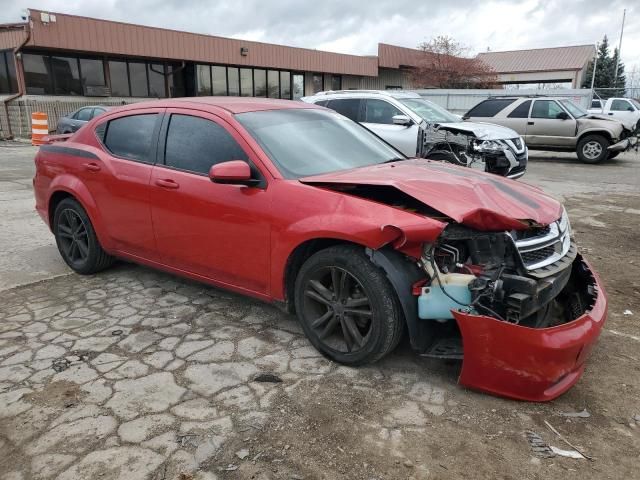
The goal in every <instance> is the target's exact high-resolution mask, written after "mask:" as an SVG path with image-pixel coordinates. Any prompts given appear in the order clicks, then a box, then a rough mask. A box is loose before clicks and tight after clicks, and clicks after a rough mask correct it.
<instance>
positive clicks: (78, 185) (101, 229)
mask: <svg viewBox="0 0 640 480" xmlns="http://www.w3.org/2000/svg"><path fill="white" fill-rule="evenodd" d="M57 192H66V193H68V194H69V195H71V196H73V197H74V198H75V199H76V200H77V201H78V202H80V205H82V208H84V209H85V211H86V212H87V215H89V220H91V225H92V226H93V229H94V230H95V232H96V235H97V237H98V241H99V242H100V245H101V246H102V247H103V248H104V249H105V250H110V249H111V248H112V242H111V238H110V237H109V235H108V232H107V230H106V228H105V226H104V222H103V220H102V216H101V215H100V210H98V207H97V205H96V202H95V199H94V198H93V196H92V195H91V192H89V189H88V188H87V186H86V185H85V184H84V183H83V182H82V181H81V180H80V179H79V178H78V177H75V176H73V175H70V174H62V175H58V176H56V177H55V178H54V179H53V180H52V181H51V183H50V185H49V194H48V195H47V206H46V208H47V212H50V209H51V199H52V198H53V196H54V195H55V194H56V193H57ZM51 213H53V212H51ZM49 228H50V229H51V231H53V226H52V225H49Z"/></svg>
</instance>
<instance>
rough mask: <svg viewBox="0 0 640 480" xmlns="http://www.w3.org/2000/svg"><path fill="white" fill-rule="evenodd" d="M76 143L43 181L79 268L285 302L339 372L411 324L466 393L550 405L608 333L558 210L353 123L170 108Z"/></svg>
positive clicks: (258, 103)
mask: <svg viewBox="0 0 640 480" xmlns="http://www.w3.org/2000/svg"><path fill="white" fill-rule="evenodd" d="M67 137H68V136H66V137H64V138H55V137H53V138H52V139H51V143H50V144H48V145H44V146H42V147H41V148H40V150H39V152H38V154H37V156H36V166H37V170H36V175H35V178H34V187H35V195H36V208H37V210H38V212H39V214H40V215H41V217H42V218H43V220H44V221H45V222H46V223H47V224H48V225H49V226H50V228H51V230H52V232H53V234H54V235H55V238H56V242H57V245H58V248H59V250H60V254H61V255H62V257H63V258H64V260H65V262H66V263H67V264H68V265H69V266H70V267H71V268H72V269H73V270H75V271H76V272H78V273H80V274H92V273H95V272H98V271H100V270H102V269H104V268H107V267H108V266H109V265H111V263H112V262H113V261H114V259H115V258H124V259H128V260H131V261H134V262H138V263H142V264H145V265H149V266H152V267H156V268H159V269H162V270H166V271H169V272H174V273H176V274H179V275H184V276H187V277H190V278H193V279H197V280H201V281H203V282H207V283H210V284H212V285H216V286H219V287H223V288H228V289H231V290H234V291H237V292H240V293H243V294H246V295H250V296H253V297H257V298H260V299H263V300H266V301H269V302H278V303H281V304H282V305H283V306H285V307H286V308H287V309H288V311H290V312H295V313H296V314H297V316H298V318H299V320H300V323H301V325H302V327H303V328H304V331H305V333H306V334H307V336H308V338H309V341H310V342H311V343H312V344H313V345H314V346H315V347H316V348H317V349H318V350H320V351H321V352H322V353H323V354H325V355H326V356H327V357H329V358H331V359H333V360H335V361H337V362H340V363H344V364H348V365H357V364H363V363H369V362H374V361H376V360H378V359H380V358H382V357H383V356H385V355H386V354H388V353H389V352H390V351H392V350H393V349H394V348H395V347H396V345H397V344H398V342H399V341H400V339H401V337H402V335H403V333H404V331H405V330H406V331H408V334H409V337H410V340H411V345H412V346H413V348H414V349H415V350H416V351H417V352H418V353H419V354H421V355H424V356H432V357H438V358H450V359H451V358H453V359H462V360H463V362H462V371H461V374H460V382H461V383H462V384H464V385H467V386H470V387H473V388H477V389H480V390H484V391H488V392H492V393H495V394H500V395H505V396H508V397H512V398H519V399H526V400H536V401H539V400H549V399H552V398H555V397H557V396H558V395H560V394H561V393H563V392H564V391H566V390H567V389H569V388H570V387H571V386H572V385H573V384H574V383H575V382H576V381H577V380H578V378H579V377H580V375H581V373H582V371H583V369H584V364H585V360H586V358H587V356H588V354H589V352H590V350H591V348H592V346H593V344H594V343H595V341H596V339H597V337H598V335H599V333H600V330H601V329H602V325H603V323H604V321H605V318H606V311H607V300H606V297H605V293H604V290H603V289H602V286H601V285H600V283H599V279H598V276H597V275H596V274H595V273H594V272H593V270H592V269H591V267H590V266H589V265H588V264H587V262H586V261H585V260H584V259H583V258H582V257H581V255H580V254H579V253H578V251H577V248H576V245H575V243H574V241H573V239H572V234H571V226H570V224H569V219H568V217H567V215H566V212H565V211H564V209H563V207H562V206H561V205H560V204H559V203H558V202H556V201H555V200H553V199H551V198H549V197H547V196H545V195H544V194H543V193H542V192H541V191H539V190H538V189H536V188H534V187H531V186H528V185H526V184H522V183H517V182H514V181H511V180H506V179H502V178H498V177H495V176H492V175H488V174H484V173H479V172H475V171H470V170H468V169H464V168H461V167H456V166H453V165H450V164H446V163H439V162H435V161H429V160H422V159H407V158H405V157H404V156H403V155H402V154H401V153H399V152H398V151H397V150H395V149H394V148H393V147H391V146H389V145H388V144H387V143H385V142H384V141H382V140H380V139H379V138H378V137H377V136H375V135H373V134H372V133H370V132H369V131H368V130H366V129H364V128H363V127H361V126H359V125H358V124H356V123H354V122H352V121H350V120H348V119H346V118H345V117H342V116H341V115H339V114H337V113H335V112H333V111H329V110H327V109H324V108H321V107H316V106H314V105H310V104H304V103H298V102H291V101H281V100H267V99H255V98H188V99H179V100H177V99H174V100H164V101H153V102H147V103H138V104H135V105H131V106H128V107H124V108H120V109H116V110H111V111H109V112H107V113H106V114H104V115H101V116H100V117H98V118H96V119H94V120H92V121H90V122H89V123H88V124H87V125H85V126H84V127H83V128H81V129H80V130H79V131H78V132H77V133H75V134H73V135H72V136H70V138H67ZM63 140H65V141H63Z"/></svg>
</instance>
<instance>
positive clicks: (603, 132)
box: [576, 130, 613, 145]
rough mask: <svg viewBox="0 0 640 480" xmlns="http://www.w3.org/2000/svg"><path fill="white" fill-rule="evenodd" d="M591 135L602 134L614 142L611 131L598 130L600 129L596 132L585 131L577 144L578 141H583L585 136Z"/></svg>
mask: <svg viewBox="0 0 640 480" xmlns="http://www.w3.org/2000/svg"><path fill="white" fill-rule="evenodd" d="M591 135H600V136H601V137H604V138H606V139H607V140H609V141H610V142H613V138H612V137H611V133H609V132H607V131H606V130H598V131H595V132H584V133H583V134H582V135H580V136H579V137H578V141H577V142H576V145H577V144H578V143H580V141H582V139H583V138H585V137H588V136H591Z"/></svg>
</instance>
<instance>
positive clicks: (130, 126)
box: [82, 108, 164, 259]
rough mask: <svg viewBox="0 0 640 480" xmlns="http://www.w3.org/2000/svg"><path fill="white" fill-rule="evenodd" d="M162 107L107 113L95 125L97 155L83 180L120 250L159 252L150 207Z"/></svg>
mask: <svg viewBox="0 0 640 480" xmlns="http://www.w3.org/2000/svg"><path fill="white" fill-rule="evenodd" d="M163 111H164V109H162V108H150V109H140V110H135V112H134V113H132V112H123V113H120V114H113V115H109V116H107V117H106V118H105V119H104V121H103V122H100V123H98V124H97V125H96V127H95V133H96V136H97V137H98V138H99V140H100V142H101V146H102V151H101V152H100V155H99V158H97V159H87V161H86V162H85V163H83V167H82V168H83V174H82V177H83V178H82V179H83V181H84V183H85V184H86V185H87V188H88V189H89V191H90V193H91V196H92V197H93V199H94V201H95V203H96V206H97V208H98V211H99V213H100V216H101V217H102V223H103V224H104V225H105V227H106V229H107V232H108V234H109V237H110V238H111V240H112V242H113V243H114V246H115V248H116V249H117V250H118V251H119V252H123V253H125V254H128V255H134V256H136V257H141V258H145V259H152V257H153V256H154V255H155V252H156V248H155V237H154V235H153V228H152V225H151V207H150V206H149V197H150V186H149V180H150V178H151V170H152V168H153V161H154V159H155V153H156V145H157V137H158V132H159V130H160V125H161V116H162V112H163Z"/></svg>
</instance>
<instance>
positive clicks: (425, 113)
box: [398, 98, 461, 123]
mask: <svg viewBox="0 0 640 480" xmlns="http://www.w3.org/2000/svg"><path fill="white" fill-rule="evenodd" d="M398 100H399V101H400V103H402V104H403V105H405V106H407V107H409V108H410V109H411V110H412V111H413V112H414V113H417V114H418V115H420V116H421V117H422V118H424V119H425V120H426V121H427V122H429V123H457V122H460V121H461V120H460V119H459V118H458V117H456V116H455V115H452V114H451V113H449V112H447V111H446V110H445V109H444V108H442V107H441V106H439V105H436V104H435V103H431V102H430V101H428V100H423V99H422V98H401V99H398Z"/></svg>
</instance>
